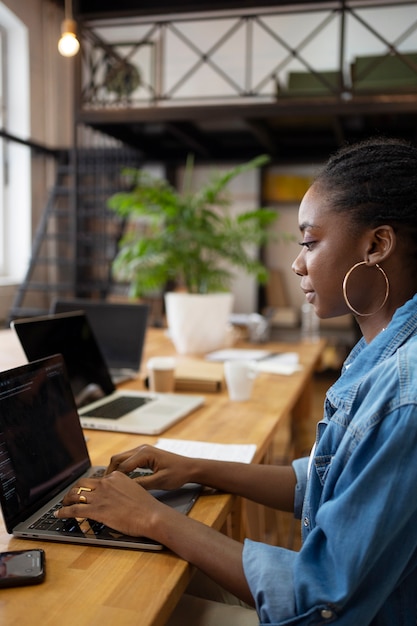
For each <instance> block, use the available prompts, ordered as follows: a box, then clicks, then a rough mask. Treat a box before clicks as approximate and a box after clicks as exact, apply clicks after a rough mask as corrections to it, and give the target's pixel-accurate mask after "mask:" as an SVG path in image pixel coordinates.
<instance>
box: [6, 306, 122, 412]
mask: <svg viewBox="0 0 417 626" xmlns="http://www.w3.org/2000/svg"><path fill="white" fill-rule="evenodd" d="M13 327H14V329H15V331H16V333H17V336H18V337H19V340H20V343H21V344H22V347H23V350H24V351H25V354H26V356H27V358H28V360H29V361H35V360H37V359H43V358H44V357H46V356H50V355H51V354H62V356H63V357H64V361H65V365H66V368H67V372H68V376H69V380H70V383H71V388H72V392H73V394H74V397H75V401H76V404H77V406H78V407H81V406H84V405H86V404H88V403H89V402H92V401H93V400H98V399H99V398H100V397H103V396H104V395H109V394H110V393H112V392H113V391H114V389H115V387H114V384H113V382H112V379H111V377H110V374H109V370H108V368H107V365H106V362H105V360H104V358H103V355H102V354H101V351H100V348H99V347H98V344H97V340H96V337H95V335H94V333H93V331H92V329H91V326H90V324H89V322H88V319H87V317H86V315H85V314H84V313H81V312H79V311H78V312H75V313H61V314H59V315H48V316H45V317H33V318H28V319H25V320H15V321H14V322H13Z"/></svg>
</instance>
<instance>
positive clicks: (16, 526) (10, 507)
mask: <svg viewBox="0 0 417 626" xmlns="http://www.w3.org/2000/svg"><path fill="white" fill-rule="evenodd" d="M104 470H105V468H104V467H92V466H91V462H90V458H89V454H88V450H87V446H86V443H85V438H84V434H83V431H82V429H81V425H80V420H79V419H78V413H77V408H76V406H75V403H74V398H73V395H72V391H71V386H70V384H69V380H68V377H67V373H66V368H65V364H64V360H63V358H62V356H61V355H54V356H51V357H48V358H46V359H41V360H39V361H35V362H32V363H28V364H26V365H22V366H20V367H17V368H14V369H11V370H8V371H5V372H0V503H1V508H2V512H3V518H4V523H5V526H6V529H7V532H8V533H10V534H13V535H15V536H16V537H21V538H25V539H37V540H51V541H60V542H70V543H88V544H93V545H99V546H112V547H125V548H126V547H127V548H133V549H145V550H161V549H162V548H163V546H162V545H161V544H160V543H158V542H155V541H153V540H150V539H147V538H145V537H130V536H127V535H123V534H121V533H119V532H117V531H115V530H113V529H110V528H108V527H105V526H104V525H103V524H99V523H97V522H94V521H92V520H87V519H85V520H79V521H77V520H76V519H73V518H71V519H66V520H58V519H56V518H54V517H53V515H52V512H53V510H55V509H56V508H58V507H59V506H60V502H61V500H62V498H63V497H64V495H65V493H66V492H67V491H68V490H69V489H70V488H71V486H72V485H73V484H74V483H75V482H76V481H77V480H79V479H80V478H81V477H83V476H88V477H91V476H97V475H100V474H101V475H102V474H103V473H104ZM200 490H201V487H200V486H199V485H196V484H194V483H188V484H187V485H184V487H182V488H181V489H178V490H175V491H162V490H158V491H152V492H151V493H152V494H153V495H154V496H155V497H157V498H158V499H160V500H162V501H164V502H165V503H166V504H168V505H170V506H172V507H174V508H176V509H177V510H178V511H180V512H182V513H184V514H186V513H188V511H189V510H190V509H191V507H192V505H193V504H194V502H195V501H196V499H197V497H198V495H199V493H200Z"/></svg>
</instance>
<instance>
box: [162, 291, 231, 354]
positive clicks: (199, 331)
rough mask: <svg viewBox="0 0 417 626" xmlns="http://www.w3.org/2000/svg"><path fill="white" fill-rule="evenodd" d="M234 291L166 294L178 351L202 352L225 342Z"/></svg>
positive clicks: (169, 328)
mask: <svg viewBox="0 0 417 626" xmlns="http://www.w3.org/2000/svg"><path fill="white" fill-rule="evenodd" d="M233 299H234V296H233V294H232V293H212V294H193V293H182V292H181V293H177V292H169V293H167V294H165V309H166V315H167V323H168V330H169V334H170V337H171V339H172V341H173V343H174V346H175V349H176V351H177V352H178V353H179V354H203V353H206V352H211V351H212V350H218V349H219V348H223V347H224V346H225V344H226V335H227V330H228V321H229V316H230V314H231V312H232V308H233Z"/></svg>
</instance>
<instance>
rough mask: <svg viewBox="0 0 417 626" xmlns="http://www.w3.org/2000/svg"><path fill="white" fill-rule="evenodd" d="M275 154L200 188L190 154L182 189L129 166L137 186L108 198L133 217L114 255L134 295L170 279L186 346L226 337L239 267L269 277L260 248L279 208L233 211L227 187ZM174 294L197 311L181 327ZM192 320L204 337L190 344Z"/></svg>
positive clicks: (169, 298) (175, 335)
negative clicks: (211, 308)
mask: <svg viewBox="0 0 417 626" xmlns="http://www.w3.org/2000/svg"><path fill="white" fill-rule="evenodd" d="M268 161H269V158H268V157H267V156H265V155H261V156H259V157H257V158H255V159H252V160H251V161H249V162H247V163H245V164H243V165H238V166H236V167H234V168H232V169H230V170H228V171H227V172H225V173H217V174H214V175H213V176H212V177H211V178H210V180H208V181H207V183H206V184H204V185H203V186H201V187H199V188H198V189H197V190H196V191H193V189H192V174H193V159H192V158H191V157H189V158H188V159H187V163H186V168H185V174H184V183H183V189H182V190H181V191H178V190H176V189H174V188H173V187H172V186H171V185H170V184H169V183H168V182H167V181H166V180H165V179H160V178H155V177H153V176H152V175H150V174H149V173H148V172H146V171H145V170H140V169H139V170H133V169H129V170H125V171H124V174H125V176H127V177H128V180H129V182H130V183H131V190H130V191H128V192H120V193H116V194H115V195H113V196H112V197H111V198H110V199H109V201H108V206H109V208H111V209H113V210H115V211H116V212H117V213H118V214H119V215H120V216H122V217H123V218H126V219H127V218H129V220H128V227H127V230H126V233H125V235H124V236H123V238H122V239H121V241H120V244H119V251H118V254H117V256H116V258H115V260H114V262H113V271H114V273H115V276H116V278H117V279H118V280H121V281H124V282H129V283H130V295H131V296H132V297H141V296H143V295H146V294H149V293H150V292H155V291H159V292H162V291H165V290H166V287H167V285H170V286H171V289H172V291H169V292H168V293H166V295H165V302H166V311H167V320H168V326H169V329H170V331H171V336H172V339H173V341H174V345H175V346H176V348H177V351H178V352H180V353H184V352H206V351H208V350H210V349H216V348H217V347H219V346H220V345H221V344H222V342H223V341H224V336H225V332H226V327H227V319H228V316H229V315H230V312H231V308H232V295H231V294H230V283H231V279H232V277H233V268H243V269H244V270H245V271H246V272H247V273H248V274H251V275H253V276H255V277H256V279H257V281H258V282H259V283H261V284H262V283H265V282H266V280H267V278H268V272H267V269H266V268H265V266H264V265H263V263H262V262H261V261H260V260H259V259H258V258H257V256H256V254H254V248H255V247H256V249H258V247H259V246H261V245H262V244H264V243H266V242H267V241H268V240H269V239H271V237H272V236H273V235H272V231H271V229H269V226H270V225H271V224H272V223H273V222H274V221H275V220H276V219H277V212H276V211H274V210H270V209H266V208H256V209H253V210H249V211H245V212H243V213H239V214H237V215H234V214H233V213H232V211H231V198H230V194H229V193H228V189H227V187H228V185H229V183H230V181H231V180H232V179H234V178H236V177H237V176H239V175H243V174H244V173H245V172H248V171H249V170H252V169H254V168H259V167H261V166H263V165H264V164H266V163H267V162H268ZM203 295H204V296H208V295H211V298H208V297H204V298H203ZM210 299H211V300H213V301H214V303H215V304H214V306H215V310H214V313H213V314H210V312H209V311H208V309H207V307H208V301H209V300H210ZM174 300H175V301H176V300H179V301H180V302H181V306H182V305H183V303H184V302H185V300H187V301H190V302H191V304H192V306H193V310H192V311H191V312H186V313H183V314H180V317H181V321H180V326H181V328H180V329H179V330H178V329H177V328H176V327H174V322H173V321H172V313H173V310H174V308H175V309H176V304H175V302H174ZM200 303H201V304H200ZM198 307H202V308H201V309H199V308H198ZM199 311H201V312H199ZM220 317H221V320H220V319H219V318H220ZM204 319H206V320H207V321H208V322H209V329H208V330H204V329H203V328H202V323H203V321H204ZM215 320H216V321H218V322H219V324H220V329H219V331H215V329H214V327H215V324H214V321H215ZM192 326H195V329H196V331H197V335H198V339H197V343H196V342H195V341H194V344H193V346H192V347H189V346H185V343H184V342H185V339H184V337H185V331H186V330H190V327H192ZM213 346H214V347H213Z"/></svg>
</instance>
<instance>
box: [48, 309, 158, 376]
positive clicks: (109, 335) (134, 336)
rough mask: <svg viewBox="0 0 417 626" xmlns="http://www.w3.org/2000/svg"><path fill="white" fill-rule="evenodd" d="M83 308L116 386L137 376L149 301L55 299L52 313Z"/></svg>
mask: <svg viewBox="0 0 417 626" xmlns="http://www.w3.org/2000/svg"><path fill="white" fill-rule="evenodd" d="M68 311H83V312H84V313H85V314H86V316H87V318H88V321H89V322H90V325H91V328H92V330H93V332H94V334H95V336H96V339H97V342H98V344H99V346H100V349H101V352H102V354H103V357H104V359H105V361H106V364H107V367H108V369H109V372H110V376H111V377H112V380H113V382H114V384H115V385H117V384H118V383H120V382H123V381H125V380H129V379H132V378H135V377H137V375H138V372H139V369H140V365H141V361H142V353H143V345H144V343H145V335H146V328H147V323H148V312H149V307H148V305H147V304H133V303H119V302H106V301H105V300H87V299H83V298H75V299H71V300H69V299H68V300H61V299H58V300H55V301H54V302H53V304H52V306H51V313H53V314H55V313H67V312H68Z"/></svg>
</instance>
